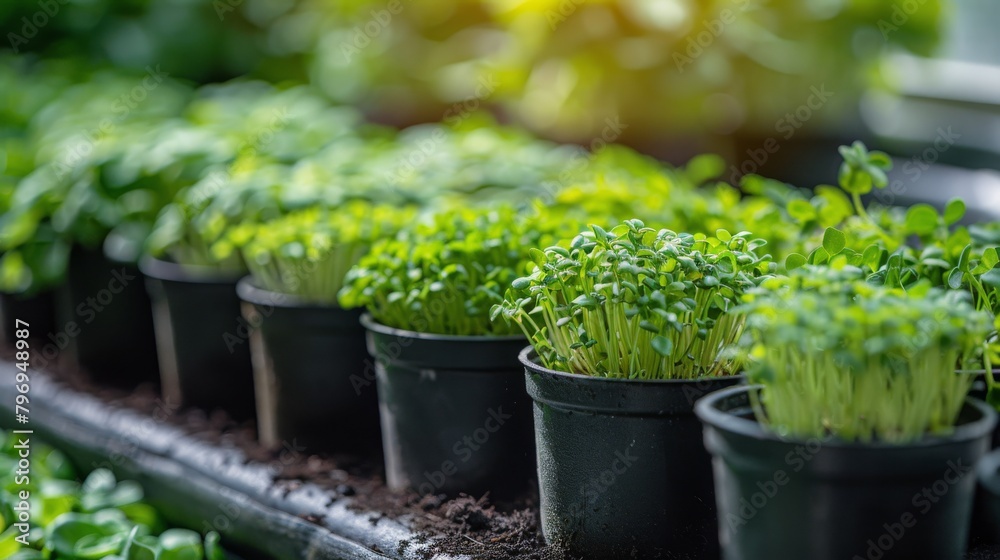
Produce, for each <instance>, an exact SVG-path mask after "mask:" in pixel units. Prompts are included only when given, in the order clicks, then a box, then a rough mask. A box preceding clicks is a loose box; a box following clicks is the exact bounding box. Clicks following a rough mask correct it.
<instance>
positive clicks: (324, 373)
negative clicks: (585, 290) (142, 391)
mask: <svg viewBox="0 0 1000 560" xmlns="http://www.w3.org/2000/svg"><path fill="white" fill-rule="evenodd" d="M87 256H91V257H92V255H87ZM74 264H75V266H74V271H81V270H87V269H86V268H85V267H82V266H79V265H78V261H75V263H74ZM114 265H115V266H118V263H114ZM91 266H93V267H94V268H95V269H96V268H97V267H96V265H94V264H93V263H91ZM142 269H143V271H144V272H145V273H146V275H147V279H146V282H147V284H148V288H149V293H150V294H151V295H152V299H153V304H152V307H148V306H147V307H145V309H147V310H148V309H155V310H156V311H155V316H156V318H157V321H156V327H157V340H158V345H159V348H160V352H159V354H160V364H161V369H162V374H163V387H164V391H165V392H167V394H168V395H174V398H177V399H179V400H181V401H182V402H183V403H184V404H191V405H199V406H209V407H211V406H216V405H217V404H218V403H219V402H223V403H225V404H226V405H227V408H228V409H230V411H231V412H233V413H234V414H239V413H240V412H241V411H242V414H244V415H246V414H249V410H250V408H251V407H252V406H253V405H252V404H250V403H253V402H254V400H256V410H257V415H258V425H259V428H260V435H261V439H262V440H263V441H264V442H265V443H269V444H276V443H279V442H282V441H285V442H287V443H290V444H296V445H306V446H307V447H312V448H314V449H324V450H328V451H344V452H348V451H349V452H353V453H362V454H363V453H372V454H376V453H377V450H372V449H370V447H371V444H372V442H379V441H381V442H382V447H383V450H384V456H385V463H386V473H387V481H388V483H389V484H390V485H391V486H392V487H394V488H411V489H413V490H416V491H418V492H421V493H435V494H437V493H443V494H451V495H454V494H456V493H459V492H467V493H471V494H479V493H482V492H486V491H490V492H492V493H493V495H494V497H498V498H503V497H506V496H516V495H517V494H518V493H520V492H521V491H523V490H524V489H525V488H527V487H529V486H530V485H532V484H534V478H535V477H534V474H535V472H533V471H534V470H535V466H536V464H537V475H538V479H537V483H538V486H539V493H540V509H541V522H542V530H543V533H544V535H545V537H546V539H547V540H549V541H550V542H558V543H561V544H563V545H565V546H567V547H568V548H569V549H570V552H571V553H574V554H577V555H580V556H584V557H588V558H633V557H640V558H692V559H703V558H716V557H718V555H719V552H720V551H719V543H721V554H722V557H723V558H724V559H725V560H743V559H758V558H811V559H813V558H815V559H820V560H822V559H827V558H829V559H834V558H852V559H853V558H854V557H855V556H857V557H860V558H884V559H890V558H908V559H911V558H915V559H919V558H928V559H930V558H934V559H935V560H947V559H950V558H956V559H957V558H960V557H961V552H962V550H963V549H964V546H965V540H966V533H967V527H968V525H969V515H970V513H969V512H970V509H971V506H970V505H971V496H972V491H973V487H974V482H973V477H969V476H964V475H965V472H964V470H963V469H967V468H970V467H971V465H973V464H975V462H976V460H977V459H978V458H979V457H980V456H981V455H982V454H983V453H985V451H986V450H987V449H988V447H989V438H990V434H991V432H992V430H993V426H994V424H995V423H996V420H995V413H993V411H992V410H991V409H989V408H987V407H985V405H983V404H982V403H979V402H976V401H972V400H970V401H969V404H968V405H967V406H966V409H965V410H964V411H963V415H962V425H961V426H960V427H959V428H958V429H957V430H956V432H955V433H954V434H953V435H952V436H950V437H948V438H942V439H928V440H926V441H922V442H919V443H917V444H913V445H908V446H879V445H848V444H835V443H830V442H819V441H814V442H810V441H799V440H786V439H781V438H778V437H775V436H773V435H771V434H770V433H769V432H766V431H765V430H764V429H763V428H762V427H761V426H759V425H758V424H757V423H756V422H755V421H754V420H753V419H752V415H751V414H750V411H749V408H748V395H749V392H750V391H753V390H755V389H753V388H748V387H730V388H726V387H727V386H729V385H735V384H737V383H738V382H739V379H738V378H736V377H731V378H725V379H717V380H711V381H634V380H610V379H597V378H592V377H586V376H579V375H573V374H567V373H563V372H557V371H552V370H547V369H545V368H542V367H540V366H539V365H538V364H537V363H536V362H535V360H534V359H533V356H532V355H531V354H530V352H529V351H527V350H525V351H524V352H522V353H521V354H520V363H519V362H518V360H517V359H516V357H515V356H517V351H518V349H520V348H521V347H523V346H524V344H525V342H524V340H523V339H521V338H519V337H512V338H500V339H483V338H477V337H446V336H437V335H424V334H420V333H414V332H408V331H401V330H398V329H391V328H388V327H385V326H382V325H379V324H377V323H375V322H373V321H371V320H370V319H365V318H360V317H359V315H358V314H357V313H356V312H351V311H345V310H340V309H337V308H334V307H323V306H316V305H311V304H307V303H305V302H302V301H299V300H296V299H295V298H292V297H289V296H287V295H284V294H279V293H275V292H269V291H266V290H261V289H260V288H258V287H256V286H254V285H253V284H252V283H251V282H250V281H249V280H243V281H241V282H239V284H238V286H237V283H236V279H235V278H234V277H231V276H228V277H220V276H218V275H215V274H213V273H209V272H208V271H201V270H197V269H191V268H188V267H185V268H183V269H181V268H180V267H177V266H176V265H169V264H168V263H162V262H157V261H144V263H143V266H142ZM103 270H104V271H105V272H104V274H107V273H108V272H107V270H108V269H106V268H105V269H103ZM118 272H119V275H122V274H124V275H126V276H131V275H132V273H131V272H129V271H128V270H127V269H125V270H124V272H123V271H122V270H118ZM71 274H72V273H71ZM91 276H98V275H96V274H92V275H91ZM98 277H100V276H98ZM83 278H87V276H86V275H84V276H83ZM104 281H105V283H106V282H107V279H106V278H105V280H104ZM70 285H71V286H75V288H67V291H71V292H72V290H73V289H75V290H76V294H77V296H78V297H76V299H79V295H80V294H87V293H93V290H94V289H105V288H103V287H101V283H100V282H99V281H98V282H95V281H94V280H93V279H90V280H87V281H83V280H81V278H73V279H72V280H71V282H70ZM88 290H90V291H89V292H88ZM136 299H138V298H136ZM119 301H123V302H124V301H126V299H125V298H121V299H120V300H119ZM241 301H242V312H241V310H240V305H241ZM110 303H114V302H109V304H110ZM132 305H136V306H138V304H136V303H133V304H132ZM136 309H141V307H136ZM108 316H109V317H124V316H126V312H125V311H119V312H116V313H115V314H109V315H108ZM136 324H137V323H128V322H126V323H124V330H125V331H127V332H120V333H119V336H125V335H137V334H138V330H137V329H136V331H135V332H132V329H130V325H136ZM111 326H112V325H109V328H110V327H111ZM113 326H115V327H117V328H118V330H119V331H122V330H123V329H122V327H123V324H115V325H113ZM366 331H367V345H368V348H367V351H366V348H365V342H364V340H365V336H366V335H365V332H366ZM77 340H78V345H79V343H80V342H83V341H84V338H82V337H77ZM248 348H252V354H253V359H252V362H253V374H251V373H250V370H249V360H248V359H247V352H248ZM369 353H370V354H371V355H372V356H374V358H375V359H374V361H373V360H371V359H370V358H369V357H368V355H369ZM146 355H147V356H149V355H155V353H152V352H150V353H148V354H146ZM105 358H106V357H105ZM522 372H524V374H525V375H523V376H522ZM254 389H256V391H254ZM255 392H256V399H254V396H253V395H254V393H255ZM705 395H708V396H705ZM699 399H700V400H699ZM696 402H698V403H699V404H698V405H697V416H696V415H695V408H696V407H695V403H696ZM531 403H533V406H532V404H531ZM376 414H379V417H376V416H375V415H376ZM532 416H533V418H532ZM699 417H700V422H699ZM377 418H380V421H379V420H378V419H377ZM532 424H534V442H535V447H537V451H536V450H535V449H534V447H533V446H532V439H533V438H532ZM380 425H381V429H382V434H381V436H382V437H381V438H380V437H379V435H378V429H379V426H380ZM702 425H704V435H703V428H702ZM706 447H707V451H706ZM709 452H711V457H710V455H709ZM536 457H537V463H536ZM713 457H714V459H713ZM712 465H714V484H713V476H712V473H713V466H712ZM993 470H994V475H995V474H996V471H997V470H998V469H996V468H995V469H993ZM939 488H940V491H939ZM716 491H717V492H718V496H717V497H715V496H714V493H715V492H716ZM924 492H930V494H926V495H925V494H924ZM716 503H717V504H718V513H716ZM925 506H930V507H927V508H926V511H925ZM716 520H718V523H717V522H716ZM914 526H919V528H918V529H914V530H911V529H912V527H914Z"/></svg>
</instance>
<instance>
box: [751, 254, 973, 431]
mask: <svg viewBox="0 0 1000 560" xmlns="http://www.w3.org/2000/svg"><path fill="white" fill-rule="evenodd" d="M861 277H862V272H861V270H859V269H857V268H854V267H850V266H845V267H844V268H842V269H840V270H837V269H834V268H829V267H815V266H806V267H803V268H801V269H800V270H797V271H795V272H794V273H793V274H791V275H789V276H787V277H775V278H772V279H769V280H767V281H765V282H763V283H762V284H761V286H760V288H758V289H756V290H753V291H752V292H750V293H749V294H748V295H746V296H745V299H746V302H747V303H746V304H745V305H744V306H743V310H744V311H745V312H746V313H747V316H748V319H747V328H746V337H745V339H744V341H743V342H744V348H745V349H746V350H747V351H748V353H749V356H750V366H749V367H748V369H747V372H748V377H749V380H750V381H751V382H753V383H759V384H761V385H763V389H762V391H761V394H760V400H759V401H757V402H756V403H755V412H756V415H757V418H758V420H759V421H760V422H762V423H763V424H765V425H767V426H768V427H769V428H770V429H771V430H773V431H775V432H776V433H778V434H780V435H783V436H794V437H819V438H827V437H833V438H837V439H840V440H847V441H864V442H870V441H881V442H891V443H902V442H907V441H912V440H915V439H918V438H920V437H922V436H924V435H926V434H928V433H930V434H942V433H947V432H948V431H949V430H950V429H951V428H952V427H953V426H954V424H955V421H956V419H957V416H958V413H959V410H960V409H961V407H962V403H963V400H964V399H965V396H966V394H967V392H968V390H969V388H970V385H971V382H972V378H971V377H970V376H965V375H956V374H955V368H956V364H959V363H962V362H963V361H967V360H968V359H969V358H970V357H971V356H974V355H975V353H976V349H977V346H978V345H979V344H981V341H982V340H984V338H985V336H986V332H987V330H988V329H989V317H988V316H987V314H985V313H982V312H979V311H976V310H975V309H974V308H973V307H972V305H971V304H970V303H969V302H968V297H967V296H966V295H965V294H963V293H961V292H956V291H947V290H942V289H939V288H932V287H930V286H929V285H927V284H923V285H921V286H917V287H911V288H910V289H909V290H908V291H903V290H900V289H892V288H886V287H884V286H877V285H873V284H871V283H869V282H866V281H864V280H863V279H862V278H861Z"/></svg>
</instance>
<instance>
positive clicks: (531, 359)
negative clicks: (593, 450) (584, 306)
mask: <svg viewBox="0 0 1000 560" xmlns="http://www.w3.org/2000/svg"><path fill="white" fill-rule="evenodd" d="M517 358H518V359H519V360H520V361H521V364H522V365H524V367H525V369H527V370H534V371H537V372H541V373H545V374H548V375H554V376H558V377H566V378H569V379H579V380H587V381H592V382H596V383H631V384H634V385H643V384H645V385H660V386H666V385H683V384H685V383H705V382H711V381H716V380H731V379H741V378H743V374H742V373H737V374H733V375H721V376H718V377H697V378H695V379H626V378H623V377H597V376H594V375H585V374H582V373H570V372H566V371H559V370H556V369H549V368H547V367H545V366H543V365H541V364H539V363H538V362H536V361H535V360H536V359H538V355H537V354H536V353H535V348H534V346H532V345H530V344H529V345H528V346H526V347H525V348H524V349H523V350H521V352H520V353H519V354H518V355H517Z"/></svg>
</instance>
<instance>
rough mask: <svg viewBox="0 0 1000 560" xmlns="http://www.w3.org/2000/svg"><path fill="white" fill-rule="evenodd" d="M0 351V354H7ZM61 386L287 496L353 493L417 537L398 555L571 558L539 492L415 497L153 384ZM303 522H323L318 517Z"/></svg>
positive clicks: (81, 379)
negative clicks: (122, 410)
mask: <svg viewBox="0 0 1000 560" xmlns="http://www.w3.org/2000/svg"><path fill="white" fill-rule="evenodd" d="M6 354H7V352H6V351H0V356H4V357H7V356H6ZM53 376H54V377H55V379H56V380H57V381H58V382H60V383H61V384H63V385H65V386H67V387H69V388H71V389H73V390H76V391H80V392H85V393H89V394H92V395H94V396H96V397H98V398H100V399H101V400H103V401H104V402H107V403H108V404H110V405H113V406H123V407H128V408H130V409H133V410H135V411H138V412H140V413H143V414H147V415H156V416H157V417H158V418H163V417H166V419H167V421H168V422H169V423H171V424H173V425H175V426H177V427H179V428H181V429H182V430H184V431H185V432H186V433H188V434H190V435H192V436H194V437H197V438H199V439H202V440H204V441H207V442H209V443H212V444H215V445H220V446H231V447H236V448H238V449H240V450H241V451H242V452H243V453H244V455H245V456H246V458H247V459H246V460H247V462H248V463H249V462H257V463H264V464H268V465H275V466H277V468H275V469H272V471H273V472H274V473H275V474H274V480H273V486H274V487H275V488H277V489H279V490H281V491H284V493H285V494H286V495H287V494H288V493H290V492H292V491H293V490H295V489H296V488H297V487H299V486H301V485H303V484H305V483H311V484H314V485H316V486H318V487H320V488H323V489H325V490H327V491H328V493H329V502H328V503H329V504H332V503H333V502H336V501H337V500H339V499H341V498H350V500H351V502H350V505H349V506H348V507H349V508H350V509H352V510H354V511H357V512H360V513H367V514H369V515H370V517H369V519H370V521H371V523H372V524H373V525H375V524H377V523H378V522H379V520H381V519H385V518H388V519H401V520H403V521H404V522H405V523H407V524H408V526H409V527H411V529H412V530H413V532H414V533H415V536H414V537H413V538H412V539H410V540H407V541H403V542H400V543H399V547H398V550H397V552H398V553H403V552H404V551H406V550H407V549H408V548H410V547H412V546H415V545H422V546H423V547H424V548H422V549H421V551H420V553H419V554H420V557H422V558H426V559H430V558H432V557H434V556H435V555H436V554H449V555H467V556H470V557H472V558H475V559H476V560H480V559H481V560H514V559H517V560H576V559H575V558H573V557H571V556H570V555H568V554H566V553H565V552H564V551H562V550H561V549H559V548H557V547H553V546H546V545H545V543H544V541H543V540H542V536H541V532H540V530H539V526H538V508H537V492H536V491H532V492H530V493H529V494H528V495H525V496H523V497H522V498H520V499H518V500H516V501H514V502H512V503H493V502H491V500H490V499H489V496H488V495H487V496H478V497H474V496H466V495H461V496H459V497H457V498H452V499H448V498H446V497H445V496H420V495H418V494H416V493H413V492H394V491H391V490H389V489H388V488H387V487H386V486H385V479H384V475H383V468H382V465H381V464H374V463H372V462H371V461H368V462H366V461H363V460H359V459H358V458H356V457H350V456H330V455H322V454H310V453H305V452H303V451H301V450H299V449H296V448H295V444H294V442H292V444H291V446H289V445H287V444H286V446H285V447H279V448H270V449H269V448H265V447H263V446H261V445H260V444H258V443H257V440H256V426H255V425H254V423H253V422H252V421H246V422H236V421H233V420H232V419H231V418H229V417H228V416H227V415H226V414H225V413H224V412H222V411H219V410H217V411H213V412H209V413H206V412H205V411H203V410H198V409H181V408H179V407H177V406H175V405H174V404H172V403H169V402H164V401H163V400H162V398H161V396H160V394H159V392H158V390H157V388H156V387H155V386H153V385H152V384H144V385H140V386H139V387H137V388H136V389H134V390H132V391H126V390H123V389H120V388H111V387H105V386H99V385H96V384H94V383H93V382H92V381H91V380H90V379H89V378H88V376H86V375H85V374H83V373H81V372H78V371H74V370H72V369H70V368H67V367H65V366H61V367H58V368H56V373H54V374H53ZM303 519H305V520H306V521H309V522H311V523H315V524H317V525H323V518H322V516H321V515H305V516H303Z"/></svg>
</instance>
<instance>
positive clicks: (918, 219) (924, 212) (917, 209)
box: [906, 204, 938, 235]
mask: <svg viewBox="0 0 1000 560" xmlns="http://www.w3.org/2000/svg"><path fill="white" fill-rule="evenodd" d="M937 225H938V213H937V210H935V209H934V207H933V206H931V205H930V204H914V205H913V206H911V207H910V208H909V210H907V211H906V229H907V230H908V231H910V232H911V233H915V234H917V235H927V234H930V233H933V232H934V229H935V228H936V227H937Z"/></svg>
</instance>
